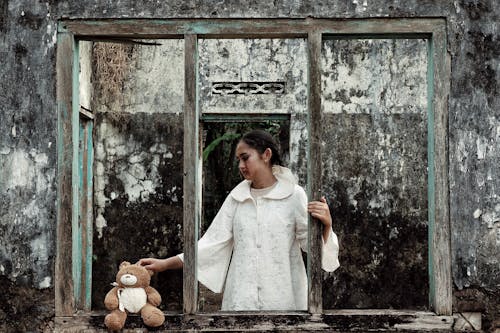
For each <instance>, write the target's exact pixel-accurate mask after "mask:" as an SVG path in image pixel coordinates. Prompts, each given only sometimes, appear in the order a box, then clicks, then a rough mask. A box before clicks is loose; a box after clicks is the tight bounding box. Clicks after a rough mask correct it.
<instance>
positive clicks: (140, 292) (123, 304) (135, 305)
mask: <svg viewBox="0 0 500 333" xmlns="http://www.w3.org/2000/svg"><path fill="white" fill-rule="evenodd" d="M147 299H148V296H147V295H146V291H145V290H144V288H123V289H119V290H118V300H119V302H120V310H121V311H125V310H127V311H128V312H131V313H138V312H139V311H141V309H142V308H143V306H144V305H146V302H147Z"/></svg>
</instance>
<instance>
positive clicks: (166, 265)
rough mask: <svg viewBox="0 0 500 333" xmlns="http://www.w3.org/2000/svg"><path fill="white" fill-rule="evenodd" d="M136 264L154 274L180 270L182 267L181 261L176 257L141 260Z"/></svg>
mask: <svg viewBox="0 0 500 333" xmlns="http://www.w3.org/2000/svg"><path fill="white" fill-rule="evenodd" d="M137 264H139V265H141V266H144V267H145V268H146V269H149V270H151V271H153V272H156V273H158V272H163V271H166V270H167V269H180V268H182V266H183V262H182V260H180V259H179V257H177V256H175V257H170V258H166V259H157V258H142V259H141V260H139V261H138V262H137Z"/></svg>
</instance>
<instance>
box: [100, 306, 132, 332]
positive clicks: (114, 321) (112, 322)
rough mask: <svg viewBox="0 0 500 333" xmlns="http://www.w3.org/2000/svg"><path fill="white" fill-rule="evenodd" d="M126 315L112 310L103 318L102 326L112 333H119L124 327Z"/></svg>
mask: <svg viewBox="0 0 500 333" xmlns="http://www.w3.org/2000/svg"><path fill="white" fill-rule="evenodd" d="M126 319H127V313H126V312H124V311H120V310H113V311H112V312H111V313H109V314H107V315H106V317H105V318H104V325H106V327H107V328H109V329H110V330H112V331H119V330H121V329H122V328H123V326H124V325H125V320H126Z"/></svg>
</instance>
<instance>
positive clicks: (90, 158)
mask: <svg viewBox="0 0 500 333" xmlns="http://www.w3.org/2000/svg"><path fill="white" fill-rule="evenodd" d="M93 131H94V123H93V121H92V120H90V121H87V131H86V136H87V137H86V139H87V144H86V148H87V149H86V152H87V183H86V189H85V190H86V191H85V192H86V195H87V199H86V208H87V214H86V215H87V220H86V222H87V225H86V228H85V229H86V232H87V234H86V247H85V257H86V258H85V296H84V297H85V300H84V308H85V310H90V309H91V304H92V246H93V243H92V240H93V234H94V229H93V226H94V214H93V197H94V173H93V172H94V168H93V165H94V143H93V139H92V138H93V135H92V134H93Z"/></svg>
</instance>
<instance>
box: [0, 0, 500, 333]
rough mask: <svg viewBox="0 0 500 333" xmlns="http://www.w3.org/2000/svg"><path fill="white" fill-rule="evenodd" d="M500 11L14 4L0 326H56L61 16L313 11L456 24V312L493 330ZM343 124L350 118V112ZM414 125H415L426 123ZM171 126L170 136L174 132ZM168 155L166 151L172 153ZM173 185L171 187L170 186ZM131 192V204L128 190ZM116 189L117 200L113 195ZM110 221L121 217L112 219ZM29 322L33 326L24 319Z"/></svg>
mask: <svg viewBox="0 0 500 333" xmlns="http://www.w3.org/2000/svg"><path fill="white" fill-rule="evenodd" d="M498 14H499V4H498V3H497V2H496V1H493V0H484V1H472V0H470V1H469V0H460V1H458V0H457V1H444V2H443V1H440V2H435V1H415V0H412V1H398V0H393V1H382V0H380V1H370V2H368V1H364V2H360V1H352V2H336V1H326V2H321V3H315V2H309V1H290V2H289V1H286V2H285V1H275V2H266V1H260V2H259V1H257V2H232V1H224V2H222V3H221V2H215V1H204V2H195V1H187V2H186V1H170V2H167V3H161V4H157V3H149V2H144V1H140V2H136V1H121V2H114V1H90V2H80V1H71V0H67V1H57V2H55V1H37V2H33V1H12V0H8V1H3V2H2V3H0V59H2V66H0V78H1V80H0V105H1V115H0V128H1V131H0V275H1V279H2V281H3V282H2V283H1V285H2V287H1V290H2V294H3V295H9V297H7V298H4V301H2V303H0V318H5V320H2V321H1V322H2V324H0V329H2V330H8V329H11V330H16V329H17V330H38V331H40V330H43V329H47V330H50V328H51V325H52V320H51V317H52V315H53V312H52V311H53V301H54V294H53V283H54V269H53V267H54V260H55V248H56V247H55V244H56V241H57V240H56V239H55V227H56V221H55V209H56V206H55V205H56V193H55V189H56V181H57V180H56V179H55V170H56V166H57V165H56V163H57V152H56V140H57V128H56V96H55V83H56V82H55V50H56V42H57V35H56V23H57V20H58V19H61V18H171V17H205V18H211V17H213V18H216V17H246V18H258V17H307V16H314V17H331V18H365V17H381V18H383V17H444V18H445V19H446V21H447V36H448V52H449V55H450V57H451V69H452V71H451V94H450V99H449V127H448V129H449V165H450V168H449V180H450V224H451V232H452V242H451V250H452V274H453V288H454V309H455V310H456V311H481V312H483V313H484V316H483V320H484V321H485V325H486V327H488V325H489V326H491V325H492V323H493V321H494V319H495V318H496V317H498V311H499V310H498V302H497V300H498V299H499V295H498V285H499V279H500V272H499V269H498V267H499V257H500V254H499V252H498V249H499V244H500V231H499V230H500V228H499V224H500V217H499V216H500V205H499V198H498V193H499V179H500V177H499V176H500V168H499V165H500V157H499V156H500V151H499V147H500V144H499V141H500V116H499V113H498V110H499V98H498V80H499V70H498V68H499V52H500V51H499V50H500V47H499V43H498V35H499V34H498V23H497V22H498V19H499V18H498ZM347 97H352V96H349V95H347ZM351 100H352V98H351ZM363 116H365V117H366V115H356V117H357V118H359V119H361V118H362V117H363ZM134 117H135V118H134ZM134 117H132V118H134V119H139V118H140V116H134ZM151 117H154V116H151ZM328 117H338V116H335V115H329V116H328ZM343 117H344V121H347V120H346V119H348V118H349V115H343ZM351 117H353V116H352V115H351ZM408 118H409V119H411V121H412V122H416V124H418V123H419V122H420V121H421V120H419V119H415V118H411V117H410V116H408ZM144 120H145V118H143V119H139V120H137V121H138V122H139V123H140V122H141V121H144ZM359 121H360V124H362V120H359ZM103 123H104V122H103ZM164 129H165V130H166V131H167V132H168V128H164ZM161 132H163V131H161ZM174 132H175V131H174ZM157 133H158V132H157ZM175 133H177V132H175ZM123 135H124V138H123V140H125V141H126V140H127V137H126V135H125V134H123ZM158 135H159V134H158ZM175 135H178V133H177V134H175ZM137 137H139V135H137ZM146 137H147V136H146ZM134 140H137V138H135V139H134ZM141 140H142V139H141ZM374 140H378V138H376V137H374ZM146 141H147V140H146ZM382 143H383V142H382V141H377V143H376V144H377V145H381V144H382ZM141 144H142V143H141ZM384 149H385V148H384ZM157 152H158V156H159V155H161V154H167V153H168V152H163V151H160V150H158V151H157ZM417 153H418V152H417ZM164 162H165V163H167V160H166V159H165V160H164ZM332 184H335V183H331V184H330V185H327V188H330V189H331V191H332V193H335V192H334V191H338V192H337V194H336V195H338V196H339V198H340V199H341V200H338V201H339V202H342V203H343V205H344V206H343V208H342V209H345V212H346V214H347V213H349V214H350V213H352V211H351V208H350V204H352V202H351V201H349V200H350V199H349V200H348V198H349V196H348V195H345V196H344V197H342V195H341V194H340V190H339V189H340V188H341V186H333V185H332ZM173 186H174V185H173V184H168V185H167V187H166V188H165V190H166V189H171V188H173ZM334 189H335V190H334ZM115 193H116V192H115ZM120 193H121V194H122V198H124V197H125V196H124V193H125V191H122V192H120ZM157 193H158V192H157ZM108 194H109V195H110V196H109V197H108V198H111V192H109V193H108ZM391 195H392V194H391ZM397 196H399V194H398V195H396V197H397ZM123 200H124V199H123ZM123 204H124V205H125V204H126V201H124V202H123ZM418 205H419V204H418V202H417V206H418ZM419 207H420V206H419ZM338 208H339V207H337V209H338ZM419 214H420V213H419ZM103 217H104V218H105V219H106V217H105V216H104V215H103ZM106 223H111V222H110V221H108V219H106ZM175 223H177V222H175ZM33 304H36V306H32V305H33ZM27 314H28V315H27ZM27 317H29V318H30V320H29V321H27V320H25V318H27ZM2 325H3V326H2Z"/></svg>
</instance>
